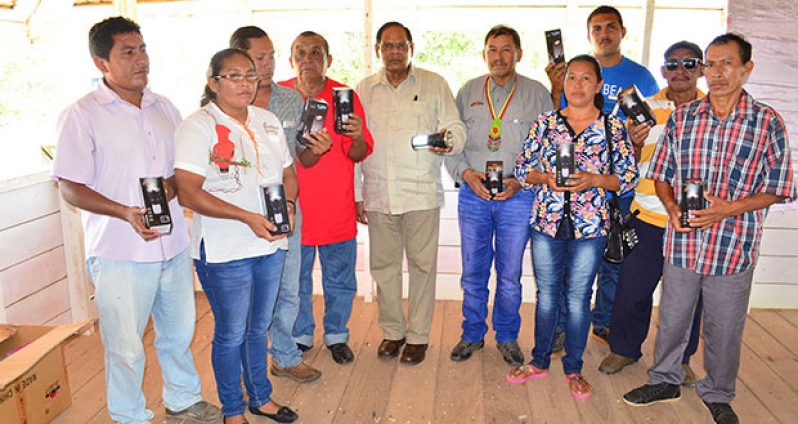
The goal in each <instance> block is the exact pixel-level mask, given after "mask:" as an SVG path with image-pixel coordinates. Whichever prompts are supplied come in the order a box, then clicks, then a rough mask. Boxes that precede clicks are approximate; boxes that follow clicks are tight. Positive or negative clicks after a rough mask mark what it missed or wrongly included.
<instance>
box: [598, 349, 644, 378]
mask: <svg viewBox="0 0 798 424" xmlns="http://www.w3.org/2000/svg"><path fill="white" fill-rule="evenodd" d="M638 360H639V358H627V357H626V356H622V355H618V354H617V353H610V354H609V355H607V357H606V358H604V360H603V361H601V365H599V371H601V372H603V373H604V374H607V375H611V374H615V373H617V372H620V371H621V370H622V369H624V368H626V367H627V366H629V365H632V364H634V363H635V362H637V361H638Z"/></svg>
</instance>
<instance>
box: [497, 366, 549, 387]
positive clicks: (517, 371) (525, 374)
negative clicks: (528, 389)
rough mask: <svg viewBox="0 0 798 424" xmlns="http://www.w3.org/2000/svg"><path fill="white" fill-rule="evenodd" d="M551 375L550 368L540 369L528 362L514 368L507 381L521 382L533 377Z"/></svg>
mask: <svg viewBox="0 0 798 424" xmlns="http://www.w3.org/2000/svg"><path fill="white" fill-rule="evenodd" d="M547 375H549V370H539V369H537V368H535V367H533V366H532V365H529V364H526V365H521V366H520V367H517V368H514V369H513V371H512V372H510V374H507V376H506V378H507V382H508V383H510V384H521V383H524V382H526V381H527V380H531V379H533V378H543V377H545V376H547Z"/></svg>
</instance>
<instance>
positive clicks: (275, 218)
mask: <svg viewBox="0 0 798 424" xmlns="http://www.w3.org/2000/svg"><path fill="white" fill-rule="evenodd" d="M260 194H261V196H260V200H261V206H262V209H263V214H264V215H265V216H266V218H267V219H268V220H269V221H271V223H272V224H274V226H275V227H277V230H275V231H271V233H272V235H273V236H276V235H278V234H289V233H290V232H291V222H290V218H289V216H288V214H289V213H290V212H288V202H286V199H285V191H284V189H283V185H282V184H272V185H262V186H260Z"/></svg>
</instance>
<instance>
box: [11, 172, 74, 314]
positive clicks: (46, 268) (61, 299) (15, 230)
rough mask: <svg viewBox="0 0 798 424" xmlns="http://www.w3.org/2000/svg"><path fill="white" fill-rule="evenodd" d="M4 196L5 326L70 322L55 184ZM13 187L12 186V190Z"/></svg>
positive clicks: (32, 183) (29, 184)
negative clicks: (8, 323) (11, 324)
mask: <svg viewBox="0 0 798 424" xmlns="http://www.w3.org/2000/svg"><path fill="white" fill-rule="evenodd" d="M4 184H5V187H6V188H8V190H5V191H2V192H0V287H2V300H3V302H2V305H0V306H2V308H3V309H4V315H5V317H4V318H5V321H6V322H10V323H14V324H36V325H39V324H49V325H58V324H66V323H70V322H72V315H71V308H70V295H69V287H68V282H67V272H66V262H65V255H64V237H63V231H62V227H61V213H60V211H59V202H58V191H57V189H56V184H55V183H53V182H52V181H50V180H49V179H48V178H47V177H46V175H41V174H40V175H38V176H36V177H34V178H33V179H32V180H31V179H26V180H25V181H24V183H22V184H13V185H12V184H7V183H4ZM9 186H11V187H9Z"/></svg>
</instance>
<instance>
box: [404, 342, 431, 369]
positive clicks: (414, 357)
mask: <svg viewBox="0 0 798 424" xmlns="http://www.w3.org/2000/svg"><path fill="white" fill-rule="evenodd" d="M426 356H427V345H426V344H410V343H408V344H407V346H405V348H404V350H402V357H401V358H399V361H400V362H402V363H403V364H408V365H416V364H420V363H421V361H423V360H424V358H425V357H426Z"/></svg>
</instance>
